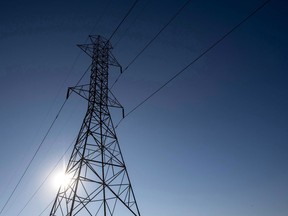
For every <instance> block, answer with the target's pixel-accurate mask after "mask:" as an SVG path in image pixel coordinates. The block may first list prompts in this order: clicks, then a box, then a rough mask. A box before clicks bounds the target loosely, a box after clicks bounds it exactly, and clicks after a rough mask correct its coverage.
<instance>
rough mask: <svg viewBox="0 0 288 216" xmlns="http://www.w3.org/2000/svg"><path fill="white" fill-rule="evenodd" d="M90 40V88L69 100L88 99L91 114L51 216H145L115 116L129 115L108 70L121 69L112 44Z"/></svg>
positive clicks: (84, 87)
mask: <svg viewBox="0 0 288 216" xmlns="http://www.w3.org/2000/svg"><path fill="white" fill-rule="evenodd" d="M89 38H90V42H91V43H90V44H84V45H79V47H80V48H81V49H82V50H83V51H84V52H85V53H86V54H88V55H89V56H90V57H91V58H92V67H91V75H90V84H87V85H78V86H75V87H72V88H69V90H68V94H67V97H68V96H69V95H70V93H71V92H72V91H73V92H75V93H77V94H78V95H80V96H81V97H83V98H85V99H86V100H87V101H88V108H87V112H86V115H85V117H84V120H83V123H82V126H81V128H80V131H79V134H78V137H77V140H76V143H75V145H74V148H73V151H72V155H71V157H70V160H69V162H68V165H67V168H66V176H68V178H69V184H68V185H66V186H64V185H63V186H61V187H60V189H59V190H58V193H57V196H56V198H55V201H54V204H53V207H52V209H51V212H50V216H72V215H73V216H74V215H81V216H98V215H99V216H113V215H114V216H118V215H123V216H124V215H125V216H128V215H135V216H140V212H139V209H138V206H137V203H136V199H135V195H134V192H133V190H132V185H131V182H130V179H129V176H128V172H127V169H126V166H125V163H124V160H123V156H122V153H121V150H120V146H119V143H118V140H117V136H116V133H115V128H114V126H113V123H112V119H111V115H110V112H109V107H117V108H122V110H123V107H122V106H121V104H120V103H119V102H118V100H117V99H116V98H115V97H114V96H113V94H112V93H111V92H110V90H109V88H108V67H109V66H116V67H120V65H119V63H118V62H117V60H116V59H115V57H114V56H113V55H112V54H111V49H112V46H111V44H110V42H109V41H108V40H107V39H105V38H103V37H101V36H98V35H97V36H89ZM120 68H121V67H120Z"/></svg>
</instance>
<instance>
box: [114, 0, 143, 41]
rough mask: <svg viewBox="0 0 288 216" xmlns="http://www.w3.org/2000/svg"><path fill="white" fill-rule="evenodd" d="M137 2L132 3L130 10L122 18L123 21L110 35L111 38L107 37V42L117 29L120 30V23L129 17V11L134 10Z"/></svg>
mask: <svg viewBox="0 0 288 216" xmlns="http://www.w3.org/2000/svg"><path fill="white" fill-rule="evenodd" d="M138 1H139V0H136V1H134V3H133V5H132V6H131V7H130V9H129V10H128V11H127V13H126V14H125V16H124V17H123V19H122V20H121V22H120V23H119V24H118V26H117V27H116V28H115V30H114V31H113V33H112V34H111V36H110V37H109V39H108V41H110V40H111V39H112V37H113V36H114V34H115V33H116V32H117V31H118V29H119V28H120V26H121V25H122V23H123V22H124V21H125V19H126V18H127V17H128V16H129V14H130V13H131V11H132V10H133V9H134V7H135V6H136V4H137V3H138Z"/></svg>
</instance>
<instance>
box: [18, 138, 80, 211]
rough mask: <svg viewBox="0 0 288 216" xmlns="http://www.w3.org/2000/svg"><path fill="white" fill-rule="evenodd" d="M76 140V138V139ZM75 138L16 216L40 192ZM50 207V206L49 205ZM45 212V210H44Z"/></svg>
mask: <svg viewBox="0 0 288 216" xmlns="http://www.w3.org/2000/svg"><path fill="white" fill-rule="evenodd" d="M76 138H77V137H76ZM76 138H75V139H74V140H73V141H72V142H71V144H70V145H69V147H68V148H67V149H66V151H65V152H64V153H63V154H62V156H61V157H60V159H59V160H58V161H57V163H56V164H55V165H54V167H53V169H52V170H51V171H50V172H49V174H48V175H47V176H46V177H45V179H44V180H43V182H42V183H41V184H40V186H39V187H38V188H37V190H36V191H35V192H34V193H33V194H32V196H31V197H30V198H29V200H28V201H27V202H26V204H25V205H24V207H23V208H22V209H21V210H20V212H19V213H18V214H17V216H19V215H20V214H21V213H22V212H23V210H24V209H25V208H26V207H27V206H28V204H29V203H30V202H31V201H32V199H33V198H34V197H35V195H36V194H37V193H38V192H39V191H40V189H41V188H42V187H43V185H44V184H45V182H46V181H47V180H48V178H49V177H50V176H51V174H52V173H53V172H54V170H55V169H56V168H57V166H58V164H59V163H60V162H61V160H62V159H63V158H64V156H65V154H66V153H67V152H68V150H69V149H70V148H71V146H72V145H73V144H74V142H75V140H76ZM49 205H50V204H49ZM45 210H46V209H45Z"/></svg>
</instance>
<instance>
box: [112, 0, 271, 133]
mask: <svg viewBox="0 0 288 216" xmlns="http://www.w3.org/2000/svg"><path fill="white" fill-rule="evenodd" d="M270 1H271V0H267V1H265V2H264V3H262V4H261V5H260V6H259V7H257V8H256V9H255V10H254V11H252V12H251V13H250V14H249V15H248V16H246V17H245V18H244V19H243V20H241V21H240V22H239V23H238V24H237V25H235V26H234V27H233V28H231V29H230V30H229V31H228V32H226V33H225V34H224V35H223V36H222V37H220V38H219V39H218V40H217V41H215V42H214V43H213V44H212V45H211V46H209V47H208V48H207V49H206V50H204V51H203V52H202V53H201V54H200V55H199V56H198V57H196V58H195V59H194V60H193V61H191V62H190V63H189V64H188V65H186V66H185V67H184V68H183V69H181V70H180V71H179V72H177V73H176V74H175V75H174V76H172V77H171V78H170V79H169V80H167V81H166V82H165V83H164V84H163V85H161V86H160V87H159V88H158V89H157V90H155V91H154V92H152V94H150V95H149V96H148V97H146V98H145V99H144V100H143V101H141V102H140V103H139V104H138V105H136V106H135V107H134V108H133V109H132V110H130V111H129V112H128V113H127V114H126V115H125V117H127V116H129V115H130V114H131V113H133V112H134V111H135V110H136V109H138V108H139V107H140V106H142V105H143V104H144V103H145V102H146V101H148V100H149V99H150V98H151V97H153V96H154V95H155V94H157V93H158V92H159V91H160V90H162V89H163V88H164V87H165V86H166V85H168V84H169V83H170V82H172V81H173V80H174V79H175V78H176V77H178V76H179V75H180V74H182V73H183V72H184V71H185V70H187V69H188V68H189V67H190V66H191V65H192V64H194V63H195V62H197V61H198V60H199V59H200V58H202V57H203V56H204V55H206V54H207V53H208V52H209V51H211V50H212V49H213V48H214V47H216V46H217V45H218V44H219V43H221V42H222V41H223V40H224V39H225V38H226V37H228V36H229V35H230V34H231V33H233V32H234V31H235V30H236V29H237V28H239V27H240V26H241V25H242V24H243V23H245V22H246V21H247V20H248V19H250V18H251V17H252V16H253V15H255V14H256V13H257V12H258V11H260V10H261V9H262V8H263V7H264V6H265V5H266V4H268V3H269V2H270ZM123 119H124V118H122V119H121V120H120V121H119V122H118V124H117V125H116V127H115V128H117V127H118V125H119V124H120V123H121V122H122V121H123Z"/></svg>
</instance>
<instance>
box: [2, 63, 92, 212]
mask: <svg viewBox="0 0 288 216" xmlns="http://www.w3.org/2000/svg"><path fill="white" fill-rule="evenodd" d="M90 67H91V65H90V66H89V67H88V68H87V70H86V71H85V73H84V74H83V75H82V76H81V78H80V79H79V81H78V82H77V84H76V85H78V84H79V83H80V82H81V80H82V79H83V77H84V76H85V74H86V73H87V71H88V70H89V69H90ZM67 100H68V99H67V98H66V99H65V100H64V102H63V104H62V105H61V107H60V109H59V111H58V112H57V114H56V116H55V118H54V120H53V121H52V123H51V124H50V126H49V128H48V130H47V132H46V133H45V135H44V137H43V139H42V140H41V142H40V144H39V145H38V147H37V149H36V151H35V152H34V154H33V156H32V158H31V159H30V161H29V163H28V164H27V166H26V168H25V170H24V172H23V173H22V175H21V177H20V179H19V180H18V182H17V184H16V185H15V187H14V188H13V190H12V192H11V194H10V196H9V197H8V199H7V200H6V202H5V204H4V206H3V207H2V209H1V211H0V215H1V214H2V212H3V210H4V209H5V208H6V206H7V204H8V203H9V201H10V200H11V198H12V196H13V195H14V193H15V191H16V190H17V188H18V186H19V184H20V183H21V182H22V180H23V178H24V176H25V175H26V173H27V171H28V169H29V168H30V166H31V164H32V162H33V161H34V159H35V157H36V155H37V154H38V152H39V150H40V148H41V147H42V145H43V143H44V141H45V140H46V138H47V136H48V134H49V133H50V131H51V129H52V127H53V126H54V124H55V122H56V120H57V119H58V117H59V115H60V113H61V111H62V110H63V108H64V106H65V104H66V102H67Z"/></svg>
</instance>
